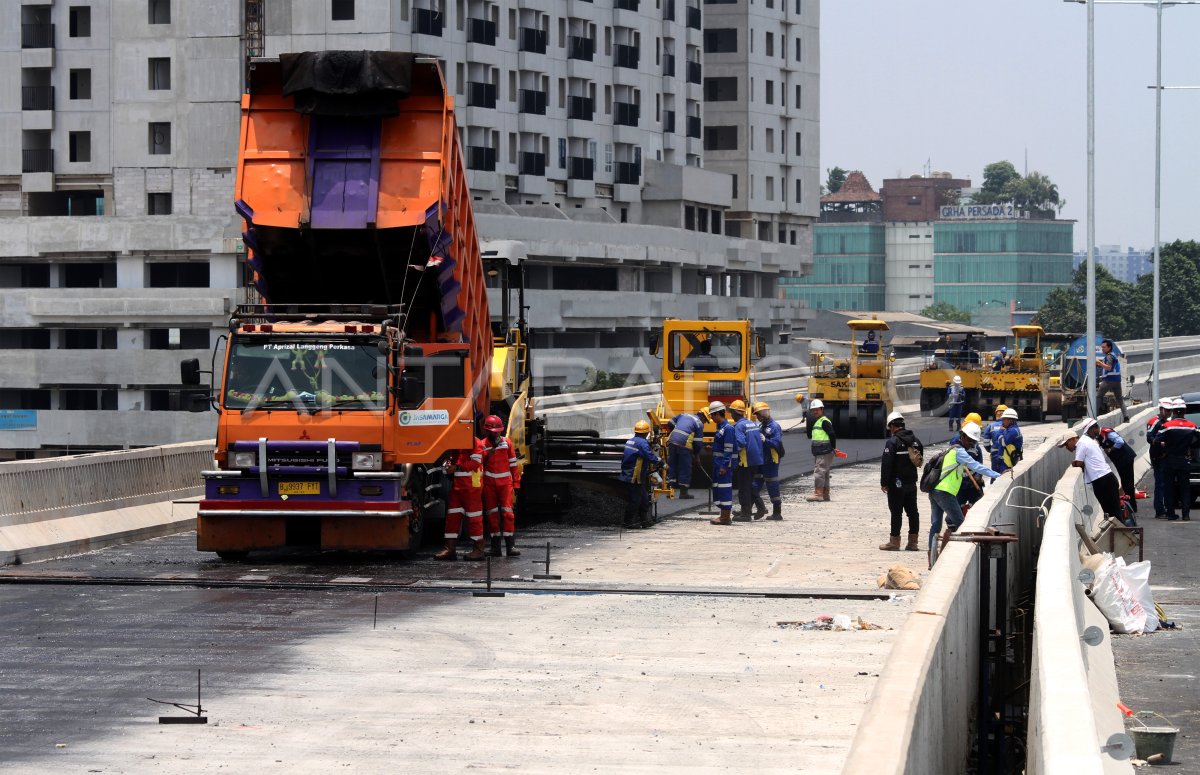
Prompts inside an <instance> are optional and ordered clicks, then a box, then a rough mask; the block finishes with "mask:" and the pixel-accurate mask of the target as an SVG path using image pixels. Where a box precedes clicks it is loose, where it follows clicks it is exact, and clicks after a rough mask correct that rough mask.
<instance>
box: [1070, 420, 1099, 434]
mask: <svg viewBox="0 0 1200 775" xmlns="http://www.w3.org/2000/svg"><path fill="white" fill-rule="evenodd" d="M1095 424H1096V421H1095V420H1093V419H1092V418H1091V417H1084V418H1083V419H1082V420H1080V421H1079V422H1077V423H1075V427H1074V428H1072V429H1071V430H1073V431H1075V433H1076V435H1079V436H1082V435H1084V434H1085V433H1087V432H1088V429H1089V428H1091V427H1092V426H1093V425H1095Z"/></svg>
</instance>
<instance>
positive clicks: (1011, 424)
mask: <svg viewBox="0 0 1200 775" xmlns="http://www.w3.org/2000/svg"><path fill="white" fill-rule="evenodd" d="M1024 448H1025V437H1024V436H1023V435H1022V434H1021V429H1020V427H1018V426H1017V410H1016V409H1005V410H1004V411H1003V412H1002V413H1001V414H1000V422H999V423H992V468H994V469H995V470H997V471H999V472H1000V473H1004V472H1005V471H1007V470H1008V469H1010V468H1012V467H1013V466H1014V465H1016V464H1017V461H1019V460H1020V459H1021V455H1022V454H1023V451H1024Z"/></svg>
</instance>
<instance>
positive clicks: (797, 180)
mask: <svg viewBox="0 0 1200 775" xmlns="http://www.w3.org/2000/svg"><path fill="white" fill-rule="evenodd" d="M800 190H801V186H800V179H799V178H797V179H796V203H797V204H799V203H800V201H801V195H800Z"/></svg>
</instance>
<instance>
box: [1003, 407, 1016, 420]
mask: <svg viewBox="0 0 1200 775" xmlns="http://www.w3.org/2000/svg"><path fill="white" fill-rule="evenodd" d="M1000 419H1001V420H1016V419H1019V418H1018V417H1017V410H1016V409H1005V410H1004V414H1002V415H1000Z"/></svg>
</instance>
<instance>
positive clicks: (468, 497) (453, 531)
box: [433, 439, 487, 560]
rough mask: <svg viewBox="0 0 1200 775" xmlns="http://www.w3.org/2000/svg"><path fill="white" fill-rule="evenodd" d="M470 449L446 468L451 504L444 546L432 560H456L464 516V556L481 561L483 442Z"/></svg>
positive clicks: (460, 454)
mask: <svg viewBox="0 0 1200 775" xmlns="http://www.w3.org/2000/svg"><path fill="white" fill-rule="evenodd" d="M474 442H475V445H474V446H473V447H472V448H471V449H460V450H459V451H458V452H456V453H455V455H454V459H453V462H452V463H451V464H450V466H449V468H448V469H447V471H448V472H453V474H454V484H453V485H452V486H451V488H450V501H449V503H448V504H447V509H446V530H445V539H446V545H445V546H444V547H443V548H442V550H441V551H440V552H438V553H437V554H435V555H434V556H433V558H434V559H435V560H457V559H458V554H457V553H456V552H455V547H456V546H457V544H458V533H459V531H460V530H462V520H463V517H466V519H467V537H468V538H470V539H471V543H472V549H471V551H470V553H469V554H467V555H465V557H464V559H467V560H482V559H483V558H484V557H486V556H487V553H486V552H484V551H483V442H481V441H480V440H479V439H475V440H474Z"/></svg>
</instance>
